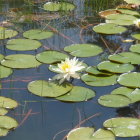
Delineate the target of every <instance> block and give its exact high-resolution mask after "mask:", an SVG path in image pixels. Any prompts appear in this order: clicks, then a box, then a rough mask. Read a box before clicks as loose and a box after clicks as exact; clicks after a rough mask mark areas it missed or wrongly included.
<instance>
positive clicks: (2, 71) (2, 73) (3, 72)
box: [0, 65, 13, 78]
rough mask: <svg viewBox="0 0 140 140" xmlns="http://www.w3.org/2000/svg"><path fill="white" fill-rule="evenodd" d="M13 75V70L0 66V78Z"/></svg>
mask: <svg viewBox="0 0 140 140" xmlns="http://www.w3.org/2000/svg"><path fill="white" fill-rule="evenodd" d="M12 73H13V70H12V69H11V68H7V67H4V66H1V65H0V78H5V77H8V76H9V75H11V74H12Z"/></svg>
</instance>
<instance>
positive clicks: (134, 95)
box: [111, 87, 140, 103]
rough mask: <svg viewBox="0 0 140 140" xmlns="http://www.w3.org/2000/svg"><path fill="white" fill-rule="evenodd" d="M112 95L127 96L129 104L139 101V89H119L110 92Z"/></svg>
mask: <svg viewBox="0 0 140 140" xmlns="http://www.w3.org/2000/svg"><path fill="white" fill-rule="evenodd" d="M111 94H113V95H124V96H127V97H128V98H129V99H130V100H131V103H135V102H137V101H140V89H138V88H136V89H132V88H127V87H120V88H117V89H115V90H113V91H112V92H111Z"/></svg>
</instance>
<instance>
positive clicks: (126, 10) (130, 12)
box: [117, 9, 140, 20]
mask: <svg viewBox="0 0 140 140" xmlns="http://www.w3.org/2000/svg"><path fill="white" fill-rule="evenodd" d="M117 10H118V11H120V12H121V13H123V14H128V15H133V16H139V15H140V13H139V12H137V11H135V10H129V9H117ZM129 20H130V19H129Z"/></svg>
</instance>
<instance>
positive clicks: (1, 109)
mask: <svg viewBox="0 0 140 140" xmlns="http://www.w3.org/2000/svg"><path fill="white" fill-rule="evenodd" d="M7 113H8V110H7V109H5V108H3V107H0V116H3V115H6V114H7Z"/></svg>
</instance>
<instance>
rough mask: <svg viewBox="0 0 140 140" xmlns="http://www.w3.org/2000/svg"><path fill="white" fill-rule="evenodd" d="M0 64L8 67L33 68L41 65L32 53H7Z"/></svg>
mask: <svg viewBox="0 0 140 140" xmlns="http://www.w3.org/2000/svg"><path fill="white" fill-rule="evenodd" d="M1 64H2V65H3V66H6V67H10V68H34V67H38V66H39V65H41V63H40V62H38V61H37V60H36V59H35V56H34V55H29V54H13V55H8V56H6V57H5V58H4V59H3V60H2V61H1Z"/></svg>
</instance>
